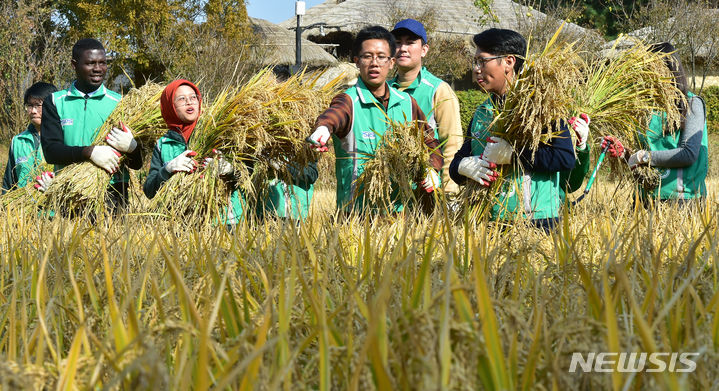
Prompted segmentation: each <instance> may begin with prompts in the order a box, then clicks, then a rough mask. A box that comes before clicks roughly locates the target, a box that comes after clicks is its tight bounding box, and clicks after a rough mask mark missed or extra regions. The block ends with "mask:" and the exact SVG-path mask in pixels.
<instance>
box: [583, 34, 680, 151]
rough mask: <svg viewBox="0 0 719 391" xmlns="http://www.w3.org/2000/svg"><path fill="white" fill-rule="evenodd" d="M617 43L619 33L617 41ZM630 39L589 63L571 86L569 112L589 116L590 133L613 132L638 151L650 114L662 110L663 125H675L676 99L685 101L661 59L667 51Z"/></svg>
mask: <svg viewBox="0 0 719 391" xmlns="http://www.w3.org/2000/svg"><path fill="white" fill-rule="evenodd" d="M624 39H628V38H624ZM621 41H622V37H620V38H619V39H617V44H618V43H619V42H621ZM632 42H633V44H632V46H631V47H630V48H628V49H623V50H619V49H618V48H617V44H615V45H614V47H612V49H611V50H610V52H609V53H608V54H607V55H606V57H605V58H599V59H596V60H595V61H593V62H591V63H590V64H589V66H588V67H587V70H586V82H584V83H582V84H581V85H579V86H578V87H577V88H575V89H574V93H575V105H574V108H573V112H574V113H587V114H588V115H589V117H590V118H591V125H590V126H591V132H592V134H593V135H594V136H600V137H603V136H608V135H614V136H618V137H619V139H620V140H622V143H623V144H624V145H625V146H627V147H630V148H631V149H638V148H640V144H639V135H640V133H641V132H643V131H644V130H645V129H647V127H648V126H649V120H650V119H651V113H652V112H655V111H656V112H664V113H666V114H667V117H666V118H667V125H668V126H667V127H666V128H665V129H677V128H678V127H679V126H680V124H681V121H682V116H681V113H680V112H679V108H678V106H677V102H680V101H684V102H686V97H685V96H684V94H682V92H681V91H680V90H679V89H678V88H677V86H676V83H675V82H674V78H673V76H672V73H671V71H670V70H669V68H668V67H667V66H666V65H665V63H664V61H665V59H666V58H667V56H669V54H666V53H658V52H653V51H651V50H650V47H649V45H647V44H646V43H644V42H642V41H639V40H633V41H632ZM595 138H598V137H595Z"/></svg>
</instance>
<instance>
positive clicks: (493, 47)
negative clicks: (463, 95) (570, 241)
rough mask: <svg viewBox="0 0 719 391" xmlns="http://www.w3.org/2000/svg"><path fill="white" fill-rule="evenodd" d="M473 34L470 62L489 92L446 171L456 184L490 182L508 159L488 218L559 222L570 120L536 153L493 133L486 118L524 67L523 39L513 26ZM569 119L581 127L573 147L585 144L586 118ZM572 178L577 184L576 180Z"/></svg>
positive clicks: (570, 163)
mask: <svg viewBox="0 0 719 391" xmlns="http://www.w3.org/2000/svg"><path fill="white" fill-rule="evenodd" d="M473 40H474V43H475V45H476V46H477V50H476V53H475V56H474V61H473V65H472V66H473V72H474V76H475V78H476V81H477V83H478V84H479V86H480V87H481V88H482V89H483V90H484V91H486V92H488V93H489V94H490V97H489V98H488V99H487V100H486V101H485V102H483V103H482V104H481V105H479V107H478V108H477V110H476V111H475V113H474V116H473V118H472V120H471V122H470V124H469V127H468V129H467V135H466V138H465V141H464V144H463V145H462V148H460V150H459V151H458V152H457V153H456V154H455V157H454V159H453V160H452V163H451V164H450V170H449V171H450V175H451V177H452V179H453V180H454V181H455V182H457V184H459V185H463V184H465V183H466V181H467V180H473V181H476V182H478V183H479V184H481V185H482V186H487V187H488V186H490V185H491V183H492V182H494V181H496V180H497V179H498V173H497V171H496V168H497V167H498V166H499V165H508V166H507V167H506V169H505V170H504V174H505V177H504V178H503V182H502V184H501V185H500V188H499V194H497V195H496V200H497V201H495V203H494V204H493V205H492V211H491V218H492V219H493V220H504V221H513V220H515V219H518V218H526V219H529V220H530V221H531V222H532V224H533V225H534V226H536V227H538V228H540V229H543V230H545V231H550V230H551V229H553V228H554V227H555V226H556V225H557V223H558V222H559V216H560V209H561V207H562V205H563V204H564V200H565V197H566V192H567V191H570V190H571V189H570V188H569V187H568V186H567V183H568V180H569V178H568V174H569V173H571V171H572V170H574V168H575V164H576V158H575V152H574V149H575V145H574V143H573V142H572V137H571V134H570V133H569V126H568V121H562V123H561V125H560V128H559V129H557V130H553V132H558V137H552V138H551V140H550V141H549V142H548V143H540V145H539V147H538V149H537V150H536V151H535V153H534V156H532V151H530V150H529V148H524V149H523V150H522V151H520V152H515V151H514V150H513V149H512V147H511V145H510V144H509V143H508V142H507V141H505V140H503V139H501V138H499V137H495V136H493V135H492V133H491V132H490V124H491V122H492V120H493V118H494V109H495V108H496V107H499V106H500V105H501V104H502V101H503V98H504V95H505V94H506V92H507V86H508V85H509V83H511V81H512V80H513V79H514V77H515V76H516V75H517V74H518V73H519V72H520V70H521V68H522V65H523V63H524V60H523V57H524V55H525V53H526V51H527V42H526V40H525V39H524V37H522V35H521V34H519V33H517V32H516V31H512V30H507V29H496V28H492V29H488V30H485V31H483V32H482V33H479V34H477V35H475V36H474V38H473ZM572 123H573V125H572V127H573V128H574V129H575V132H576V131H577V130H578V129H579V130H580V131H581V132H582V136H583V139H582V141H580V145H577V146H576V147H584V146H585V145H586V138H587V135H588V124H589V118H588V117H586V114H585V115H584V116H582V115H580V118H575V119H573V120H572ZM580 128H581V129H580ZM548 131H549V130H548ZM585 131H586V135H584V132H585ZM579 138H580V137H577V139H579ZM587 153H588V152H587ZM512 163H514V164H512ZM586 164H588V159H587V163H586ZM587 168H588V167H587ZM582 170H584V169H582ZM580 172H581V171H580ZM584 174H586V170H584ZM580 178H581V179H583V175H581V176H580ZM573 183H574V184H575V185H576V181H574V182H573ZM580 184H581V183H580Z"/></svg>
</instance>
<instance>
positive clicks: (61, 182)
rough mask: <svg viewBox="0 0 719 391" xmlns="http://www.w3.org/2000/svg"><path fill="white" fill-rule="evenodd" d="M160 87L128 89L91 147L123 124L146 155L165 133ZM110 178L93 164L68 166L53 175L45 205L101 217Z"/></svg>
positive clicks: (153, 85) (161, 87)
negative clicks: (53, 179) (129, 129)
mask: <svg viewBox="0 0 719 391" xmlns="http://www.w3.org/2000/svg"><path fill="white" fill-rule="evenodd" d="M163 88H164V87H163V86H161V85H159V84H155V83H153V82H147V83H146V84H145V85H144V86H142V87H140V88H133V89H131V90H130V91H129V92H128V93H127V94H126V95H125V96H124V97H123V98H122V100H120V103H118V104H117V106H116V107H115V110H113V112H112V113H111V114H110V116H109V117H108V118H107V120H106V121H105V123H104V124H103V125H102V126H101V127H100V128H99V129H98V131H97V135H96V136H95V140H94V141H93V143H92V145H103V144H105V136H107V134H108V133H109V132H110V130H111V129H112V128H113V127H118V124H119V123H120V121H122V122H123V123H124V124H125V125H127V126H128V127H129V128H131V129H132V132H133V135H134V137H135V140H136V141H137V144H138V148H142V149H143V150H144V151H143V152H144V153H143V154H147V152H148V151H149V150H151V149H152V147H153V146H154V143H155V141H156V140H157V139H158V138H159V137H161V136H162V135H163V134H164V133H165V131H166V127H165V122H164V120H163V119H162V114H161V112H160V96H161V94H162V90H163ZM123 160H124V156H123V157H121V158H120V164H121V165H122V161H123ZM110 179H111V175H110V174H109V173H107V172H106V171H105V170H103V169H101V168H99V167H97V166H95V165H94V164H93V163H92V162H82V163H76V164H72V165H69V166H67V167H65V168H63V169H62V170H60V171H59V172H57V173H56V178H55V181H53V183H52V185H51V186H50V188H49V189H48V191H47V193H46V198H45V202H44V205H45V206H46V207H50V208H54V209H56V210H67V211H70V210H72V211H76V212H80V213H85V212H92V213H96V214H100V213H102V211H103V210H104V208H105V203H106V200H107V188H108V185H109V184H110Z"/></svg>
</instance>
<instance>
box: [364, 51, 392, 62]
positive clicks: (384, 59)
mask: <svg viewBox="0 0 719 391" xmlns="http://www.w3.org/2000/svg"><path fill="white" fill-rule="evenodd" d="M390 58H392V57H388V56H373V55H371V54H369V53H365V54H363V55H361V56H360V61H361V62H363V63H365V64H371V63H372V61H373V60H377V64H378V65H386V64H387V63H388V62H389V59H390Z"/></svg>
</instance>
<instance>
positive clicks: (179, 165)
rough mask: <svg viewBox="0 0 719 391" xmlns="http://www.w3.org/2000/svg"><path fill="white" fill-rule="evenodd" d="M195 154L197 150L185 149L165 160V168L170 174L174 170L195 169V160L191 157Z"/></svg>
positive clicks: (174, 171)
mask: <svg viewBox="0 0 719 391" xmlns="http://www.w3.org/2000/svg"><path fill="white" fill-rule="evenodd" d="M196 155H197V152H195V151H192V150H187V151H185V152H183V153H181V154H180V155H179V156H177V157H176V158H174V159H172V160H170V161H169V162H167V163H166V164H165V170H166V171H167V172H169V173H170V174H174V173H176V172H192V171H193V170H194V169H195V161H194V160H192V157H193V156H196Z"/></svg>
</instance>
